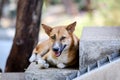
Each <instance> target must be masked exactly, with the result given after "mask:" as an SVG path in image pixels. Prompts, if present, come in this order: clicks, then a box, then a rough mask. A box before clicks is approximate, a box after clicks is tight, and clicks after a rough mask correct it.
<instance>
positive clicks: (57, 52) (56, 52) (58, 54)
mask: <svg viewBox="0 0 120 80" xmlns="http://www.w3.org/2000/svg"><path fill="white" fill-rule="evenodd" d="M65 47H66V45H64V46H63V47H62V48H61V49H60V50H59V51H54V52H55V56H56V57H59V56H60V55H61V53H62V51H63V50H64V49H65Z"/></svg>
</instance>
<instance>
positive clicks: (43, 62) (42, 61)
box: [37, 59, 49, 69]
mask: <svg viewBox="0 0 120 80" xmlns="http://www.w3.org/2000/svg"><path fill="white" fill-rule="evenodd" d="M37 62H38V65H39V68H40V69H43V68H45V69H46V68H49V64H48V63H46V61H45V60H43V59H39V60H37Z"/></svg>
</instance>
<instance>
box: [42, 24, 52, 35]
mask: <svg viewBox="0 0 120 80" xmlns="http://www.w3.org/2000/svg"><path fill="white" fill-rule="evenodd" d="M42 26H43V29H44V30H45V32H46V33H47V34H48V35H50V32H51V31H52V28H51V27H50V26H48V25H45V24H42Z"/></svg>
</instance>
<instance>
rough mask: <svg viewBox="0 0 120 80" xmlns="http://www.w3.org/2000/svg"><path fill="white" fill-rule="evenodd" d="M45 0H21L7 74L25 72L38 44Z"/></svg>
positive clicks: (7, 64)
mask: <svg viewBox="0 0 120 80" xmlns="http://www.w3.org/2000/svg"><path fill="white" fill-rule="evenodd" d="M42 4H43V0H19V1H18V7H17V22H16V33H15V37H14V42H13V45H12V49H11V52H10V55H9V56H8V59H7V63H6V69H5V72H23V71H24V69H26V68H27V67H28V65H29V57H30V56H31V53H32V50H33V48H34V46H35V45H36V43H37V42H38V33H39V26H40V18H41V9H42Z"/></svg>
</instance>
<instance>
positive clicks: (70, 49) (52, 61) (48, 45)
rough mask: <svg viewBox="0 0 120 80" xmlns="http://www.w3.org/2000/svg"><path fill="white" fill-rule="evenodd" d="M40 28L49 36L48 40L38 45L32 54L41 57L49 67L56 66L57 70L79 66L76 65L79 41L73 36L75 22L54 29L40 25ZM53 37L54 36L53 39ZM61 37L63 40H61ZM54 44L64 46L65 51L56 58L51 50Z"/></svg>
mask: <svg viewBox="0 0 120 80" xmlns="http://www.w3.org/2000/svg"><path fill="white" fill-rule="evenodd" d="M42 26H43V28H44V30H45V32H46V34H47V35H48V36H49V39H48V40H46V41H44V42H42V43H40V44H38V45H37V46H36V47H35V49H34V50H33V54H36V55H39V56H41V57H42V59H43V60H45V61H47V62H48V63H49V65H50V66H57V67H58V68H65V67H69V66H73V65H75V64H79V63H77V62H78V56H79V53H78V47H79V40H78V38H77V37H76V36H75V35H74V34H73V32H74V30H75V26H76V22H74V23H72V24H69V25H67V26H59V27H54V28H51V27H49V26H47V25H45V24H42ZM54 35H56V37H55V39H54V37H53V36H54ZM63 36H64V39H61V37H63ZM55 42H60V43H61V44H66V47H65V49H64V50H63V51H62V53H61V55H60V56H58V57H56V55H55V52H54V51H53V49H52V46H53V44H54V43H55Z"/></svg>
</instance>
